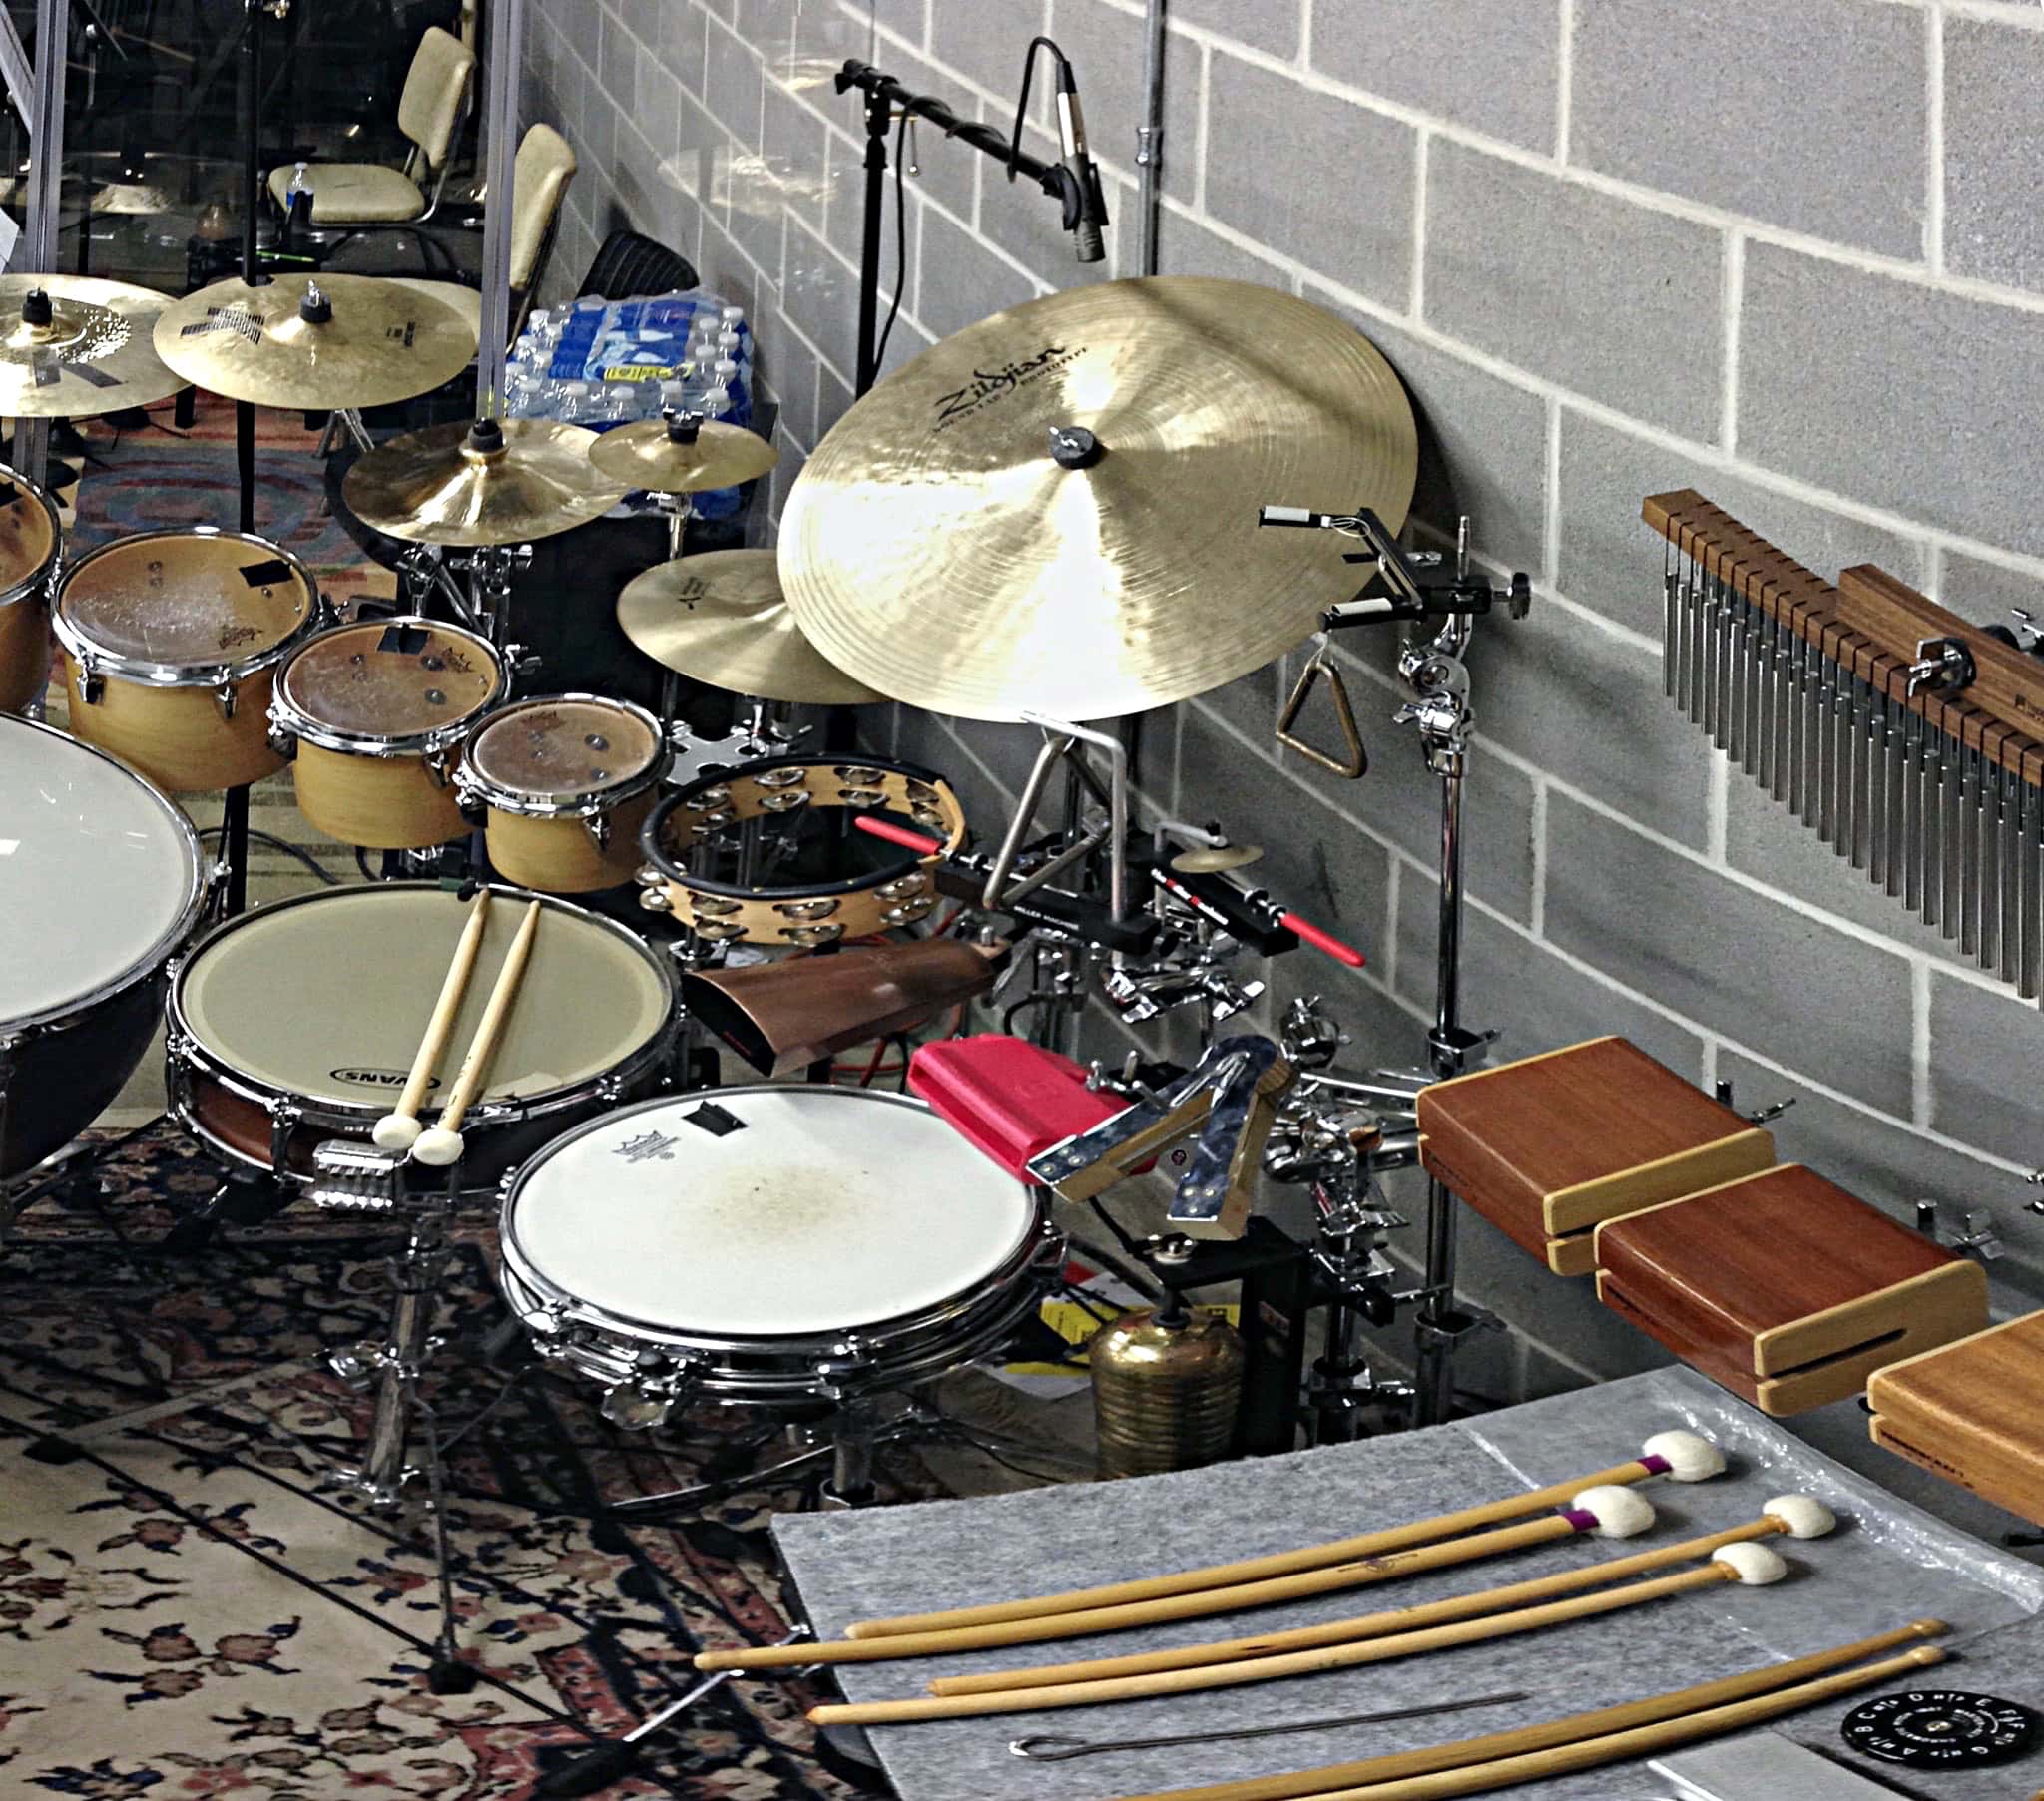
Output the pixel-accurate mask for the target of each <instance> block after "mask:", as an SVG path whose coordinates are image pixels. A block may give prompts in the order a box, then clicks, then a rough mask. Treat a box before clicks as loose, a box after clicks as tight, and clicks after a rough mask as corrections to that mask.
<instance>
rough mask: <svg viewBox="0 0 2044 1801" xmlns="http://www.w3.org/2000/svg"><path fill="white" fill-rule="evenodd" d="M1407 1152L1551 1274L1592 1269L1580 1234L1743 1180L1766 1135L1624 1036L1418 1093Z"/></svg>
mask: <svg viewBox="0 0 2044 1801" xmlns="http://www.w3.org/2000/svg"><path fill="white" fill-rule="evenodd" d="M1419 1131H1420V1139H1419V1160H1420V1163H1421V1164H1422V1165H1423V1166H1424V1167H1425V1169H1426V1171H1427V1173H1428V1174H1429V1175H1431V1176H1433V1177H1434V1179H1435V1180H1437V1181H1439V1182H1440V1183H1441V1184H1442V1185H1443V1186H1444V1187H1447V1188H1449V1189H1451V1190H1452V1191H1453V1192H1454V1193H1456V1194H1458V1195H1459V1196H1460V1197H1461V1198H1462V1199H1463V1200H1464V1201H1466V1202H1467V1203H1468V1204H1469V1205H1470V1206H1472V1207H1474V1208H1475V1209H1476V1211H1477V1212H1479V1213H1481V1214H1482V1215H1483V1216H1484V1218H1486V1219H1488V1220H1489V1221H1490V1222H1491V1223H1492V1224H1493V1225H1495V1226H1497V1227H1499V1228H1500V1229H1501V1230H1502V1231H1504V1232H1505V1233H1506V1234H1507V1235H1508V1236H1509V1237H1510V1238H1512V1239H1513V1240H1514V1241H1515V1242H1516V1243H1517V1244H1518V1245H1519V1246H1520V1247H1521V1248H1522V1249H1524V1250H1528V1251H1530V1252H1532V1254H1533V1255H1534V1256H1536V1257H1538V1258H1540V1259H1541V1261H1542V1262H1544V1263H1545V1264H1546V1265H1547V1267H1548V1268H1549V1269H1551V1270H1553V1271H1554V1273H1555V1274H1556V1275H1562V1276H1581V1275H1588V1274H1589V1273H1590V1271H1591V1270H1592V1269H1593V1268H1594V1267H1595V1266H1596V1259H1595V1253H1594V1251H1593V1248H1592V1246H1591V1242H1590V1231H1591V1228H1592V1227H1593V1226H1595V1225H1596V1224H1597V1223H1598V1222H1599V1221H1600V1220H1605V1219H1612V1218H1616V1217H1617V1216H1618V1215H1619V1214H1621V1213H1630V1212H1632V1211H1634V1210H1635V1209H1637V1208H1640V1207H1646V1206H1652V1205H1654V1204H1655V1203H1656V1202H1657V1201H1663V1200H1673V1199H1674V1198H1675V1197H1676V1196H1677V1195H1680V1194H1693V1193H1695V1192H1696V1190H1697V1189H1699V1188H1708V1187H1712V1186H1714V1185H1715V1184H1716V1183H1719V1182H1723V1181H1729V1180H1731V1179H1732V1178H1733V1177H1734V1176H1739V1175H1751V1174H1753V1173H1754V1172H1755V1171H1756V1170H1760V1169H1765V1168H1767V1167H1768V1166H1769V1165H1770V1164H1772V1163H1773V1162H1774V1160H1775V1140H1774V1137H1773V1136H1772V1135H1771V1134H1770V1133H1768V1132H1765V1131H1762V1130H1761V1129H1759V1128H1758V1127H1757V1126H1752V1125H1750V1124H1749V1123H1748V1122H1747V1121H1746V1120H1744V1119H1742V1118H1741V1117H1740V1116H1739V1115H1738V1114H1736V1113H1734V1112H1733V1111H1732V1109H1731V1108H1729V1107H1726V1106H1724V1105H1723V1104H1721V1103H1720V1102H1717V1101H1714V1100H1712V1099H1711V1097H1710V1096H1709V1095H1706V1094H1705V1093H1704V1092H1703V1091H1702V1090H1701V1089H1699V1088H1697V1087H1696V1086H1695V1085H1694V1084H1693V1083H1688V1082H1685V1081H1684V1080H1683V1079H1682V1078H1681V1077H1680V1076H1678V1075H1676V1073H1675V1072H1674V1071H1673V1070H1670V1069H1668V1068H1666V1067H1665V1066H1663V1065H1661V1064H1658V1063H1656V1062H1655V1061H1654V1060H1653V1059H1652V1058H1651V1057H1649V1056H1648V1055H1647V1054H1646V1052H1644V1051H1642V1050H1641V1049H1640V1048H1639V1047H1638V1046H1637V1045H1634V1044H1632V1043H1630V1042H1629V1041H1628V1040H1626V1039H1622V1038H1593V1039H1591V1040H1590V1041H1589V1042H1588V1043H1586V1044H1580V1045H1570V1046H1569V1047H1568V1048H1567V1049H1566V1050H1561V1051H1548V1052H1544V1053H1542V1054H1541V1055H1540V1056H1538V1057H1527V1058H1522V1059H1521V1060H1520V1061H1519V1062H1517V1063H1508V1064H1501V1065H1499V1066H1498V1067H1497V1068H1496V1069H1493V1070H1477V1071H1474V1072H1473V1073H1471V1074H1470V1075H1467V1076H1457V1077H1453V1078H1451V1079H1450V1080H1449V1081H1447V1082H1436V1083H1434V1084H1433V1085H1432V1086H1430V1087H1428V1088H1423V1089H1421V1090H1420V1091H1419Z"/></svg>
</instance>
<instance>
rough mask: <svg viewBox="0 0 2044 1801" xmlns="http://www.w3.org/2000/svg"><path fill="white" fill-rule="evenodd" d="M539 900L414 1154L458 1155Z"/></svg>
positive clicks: (436, 1162)
mask: <svg viewBox="0 0 2044 1801" xmlns="http://www.w3.org/2000/svg"><path fill="white" fill-rule="evenodd" d="M540 906H541V903H540V902H539V901H534V902H533V903H532V904H531V905H530V906H528V907H527V908H526V909H525V917H524V919H522V920H521V921H520V922H519V925H518V936H517V937H516V938H514V939H512V940H511V949H510V950H509V951H508V952H506V953H505V956H504V967H503V968H502V969H500V970H499V971H498V972H497V986H496V987H495V988H493V989H491V990H490V999H489V1005H488V1006H486V1007H485V1008H484V1009H483V1017H482V1018H481V1019H480V1020H478V1021H477V1022H476V1028H475V1036H474V1037H473V1038H472V1039H470V1040H469V1041H468V1055H467V1056H466V1057H464V1058H463V1059H462V1060H461V1074H460V1075H458V1076H457V1077H455V1078H454V1087H453V1090H452V1091H451V1092H450V1093H449V1094H448V1096H447V1105H446V1106H445V1107H443V1108H442V1109H441V1110H440V1123H439V1125H437V1126H434V1127H433V1128H432V1130H430V1131H423V1132H421V1133H419V1138H418V1142H417V1143H415V1144H414V1145H413V1146H412V1147H411V1153H412V1155H413V1156H414V1157H415V1158H416V1159H417V1160H418V1161H420V1162H421V1163H427V1164H430V1165H432V1166H433V1167H435V1168H442V1169H444V1168H445V1167H446V1166H447V1165H448V1164H449V1163H458V1162H459V1161H460V1160H461V1131H460V1126H461V1117H462V1115H464V1114H465V1113H467V1112H468V1110H469V1106H470V1104H471V1103H472V1102H473V1101H474V1100H475V1098H476V1096H477V1095H478V1094H480V1093H481V1092H482V1086H483V1079H484V1077H485V1076H487V1075H488V1074H489V1068H490V1059H491V1057H493V1056H494V1055H495V1054H496V1049H497V1040H498V1039H499V1038H500V1037H501V1036H502V1035H503V1031H504V1022H505V1020H506V1019H507V1018H508V1017H509V1016H510V1013H511V1005H512V1003H513V1002H514V1001H516V1000H517V999H518V985H519V983H520V982H522V981H523V980H524V979H525V965H526V960H527V959H528V958H530V957H531V955H532V937H533V934H534V933H535V932H537V931H538V930H539V910H540Z"/></svg>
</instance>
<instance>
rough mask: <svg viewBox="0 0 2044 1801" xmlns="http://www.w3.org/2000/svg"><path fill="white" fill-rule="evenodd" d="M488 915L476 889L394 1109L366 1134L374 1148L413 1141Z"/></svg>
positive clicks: (485, 892) (485, 893) (485, 895)
mask: <svg viewBox="0 0 2044 1801" xmlns="http://www.w3.org/2000/svg"><path fill="white" fill-rule="evenodd" d="M489 917H490V891H489V889H488V888H487V887H483V888H480V889H478V890H477V892H476V897H475V899H474V900H473V901H472V902H471V903H470V904H469V909H468V923H467V924H466V925H464V926H463V927H462V928H461V937H460V938H459V939H458V940H457V941H456V943H455V946H454V957H453V960H452V961H451V962H450V963H449V964H448V965H447V977H446V980H445V981H443V982H442V983H441V984H440V998H439V999H438V1000H437V1001H435V1002H434V1003H433V1015H432V1018H431V1019H429V1020H427V1022H426V1029H425V1031H424V1033H423V1034H422V1035H421V1036H420V1038H419V1048H418V1052H417V1054H416V1055H415V1056H414V1057H413V1058H412V1060H411V1074H410V1075H409V1076H407V1077H406V1078H405V1084H404V1093H403V1094H401V1095H400V1096H398V1098H397V1105H396V1107H394V1108H393V1109H392V1110H391V1111H390V1112H389V1113H387V1114H385V1115H384V1116H383V1118H382V1119H380V1120H378V1121H377V1122H376V1125H375V1128H374V1130H373V1131H372V1132H371V1133H370V1134H369V1135H370V1136H371V1138H372V1139H374V1141H375V1143H376V1146H377V1148H378V1149H380V1150H409V1149H410V1148H411V1147H412V1145H414V1144H415V1143H417V1142H418V1137H419V1131H420V1129H421V1128H420V1126H419V1109H420V1108H421V1107H423V1106H424V1105H425V1100H426V1091H427V1089H428V1088H429V1087H430V1086H431V1084H432V1080H433V1072H434V1071H435V1070H436V1069H438V1068H439V1065H440V1059H441V1057H442V1056H444V1055H445V1053H446V1050H447V1040H448V1038H449V1036H450V1035H451V1034H452V1033H453V1031H454V1016H455V1015H456V1014H458V1013H459V1012H460V1011H461V1003H462V999H463V997H464V996H465V995H466V994H467V993H468V979H469V977H470V976H471V975H472V974H473V973H474V971H475V959H476V953H477V952H478V951H480V950H481V949H482V945H483V931H484V928H485V927H486V926H487V925H488V923H489Z"/></svg>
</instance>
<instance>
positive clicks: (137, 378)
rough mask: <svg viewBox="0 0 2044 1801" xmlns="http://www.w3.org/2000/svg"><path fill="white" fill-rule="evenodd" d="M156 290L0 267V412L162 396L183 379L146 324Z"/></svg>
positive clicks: (42, 413)
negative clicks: (169, 365)
mask: <svg viewBox="0 0 2044 1801" xmlns="http://www.w3.org/2000/svg"><path fill="white" fill-rule="evenodd" d="M170 304H171V302H170V300H169V299H168V298H167V297H166V296H165V295H163V294H160V293H158V292H156V291H155V289H153V288H148V287H133V286H131V285H130V284H129V283H127V282H126V281H101V280H98V279H96V278H95V277H93V276H90V275H0V321H4V323H0V416H5V417H7V418H10V419H88V418H97V417H98V416H99V415H100V414H101V413H112V412H118V411H119V410H120V409H121V408H123V407H128V406H148V405H149V404H150V403H151V402H152V401H157V400H167V399H169V398H170V396H171V395H173V394H175V393H177V392H178V391H179V390H180V389H181V388H183V387H185V386H186V385H187V383H186V382H185V379H184V378H183V377H182V376H180V375H178V374H175V373H174V372H173V371H172V370H170V369H167V368H166V367H165V366H164V363H163V360H162V358H160V357H159V356H158V355H157V353H156V346H155V344H154V342H153V341H152V337H151V328H152V327H153V325H154V324H155V322H156V318H157V315H158V314H159V313H161V312H162V311H163V310H164V308H165V307H167V306H169V305H170Z"/></svg>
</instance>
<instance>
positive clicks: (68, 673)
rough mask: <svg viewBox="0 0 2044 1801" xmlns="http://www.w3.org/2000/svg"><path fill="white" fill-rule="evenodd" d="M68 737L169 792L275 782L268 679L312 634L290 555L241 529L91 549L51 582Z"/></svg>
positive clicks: (315, 601)
mask: <svg viewBox="0 0 2044 1801" xmlns="http://www.w3.org/2000/svg"><path fill="white" fill-rule="evenodd" d="M54 624H55V627H56V633H57V640H58V643H59V644H61V645H62V646H63V647H64V670H65V680H66V684H67V686H68V688H69V690H70V698H71V711H70V726H71V730H72V732H73V733H74V735H76V736H78V737H81V738H83V739H84V740H85V741H86V742H87V743H89V744H97V745H99V746H100V747H101V748H102V749H105V750H111V751H112V752H113V753H114V754H115V755H116V756H118V757H120V758H121V759H122V760H123V761H125V762H127V763H129V764H132V765H133V766H134V767H135V768H137V769H139V770H140V771H141V772H142V773H143V774H144V775H146V776H148V777H149V778H150V780H151V781H153V782H155V783H156V784H157V786H159V787H160V788H163V789H164V790H166V791H167V792H169V793H173V794H184V793H192V792H195V791H201V790H209V789H215V788H233V787H241V786H243V785H244V784H246V783H248V782H252V781H257V780H259V779H260V778H261V777H263V776H265V775H270V774H273V773H274V772H275V771H276V770H277V769H279V768H280V767H282V764H283V759H282V758H281V757H280V756H279V755H278V754H277V753H276V751H275V750H274V749H273V748H271V746H270V743H269V739H268V734H267V731H268V728H267V725H266V723H265V717H266V714H267V711H268V707H269V702H270V694H271V688H272V683H273V682H274V679H275V675H276V671H277V668H278V666H279V665H280V664H282V663H283V661H284V660H285V658H287V657H288V656H290V654H291V653H292V651H293V650H295V649H296V648H297V646H298V645H300V644H301V643H303V642H304V641H305V640H306V639H308V638H309V637H310V636H311V635H312V634H313V633H314V632H316V631H317V630H318V629H319V625H320V601H319V590H318V587H317V586H316V584H315V583H314V582H313V580H312V577H311V575H310V573H309V572H308V571H307V570H306V569H305V566H304V565H303V564H302V563H300V562H299V561H298V560H297V558H295V557H293V556H292V555H291V554H290V553H289V552H288V551H286V550H284V549H283V548H282V547H281V546H279V545H275V544H271V543H270V542H269V540H268V539H266V538H257V537H255V536H253V535H252V534H249V533H243V532H221V531H215V530H214V529H213V528H211V527H209V526H200V527H196V528H194V529H192V530H189V531H177V532H139V533H136V534H135V535H133V536H131V537H127V538H117V539H115V540H114V541H113V542H112V543H111V544H103V545H101V546H100V548H99V549H98V550H95V551H89V552H88V553H87V554H86V555H85V556H83V557H81V558H80V559H79V560H78V561H77V562H76V563H74V564H72V566H71V567H70V568H69V569H68V570H66V571H65V572H64V575H63V577H62V578H61V579H60V581H59V582H58V584H57V601H56V614H55V621H54Z"/></svg>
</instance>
